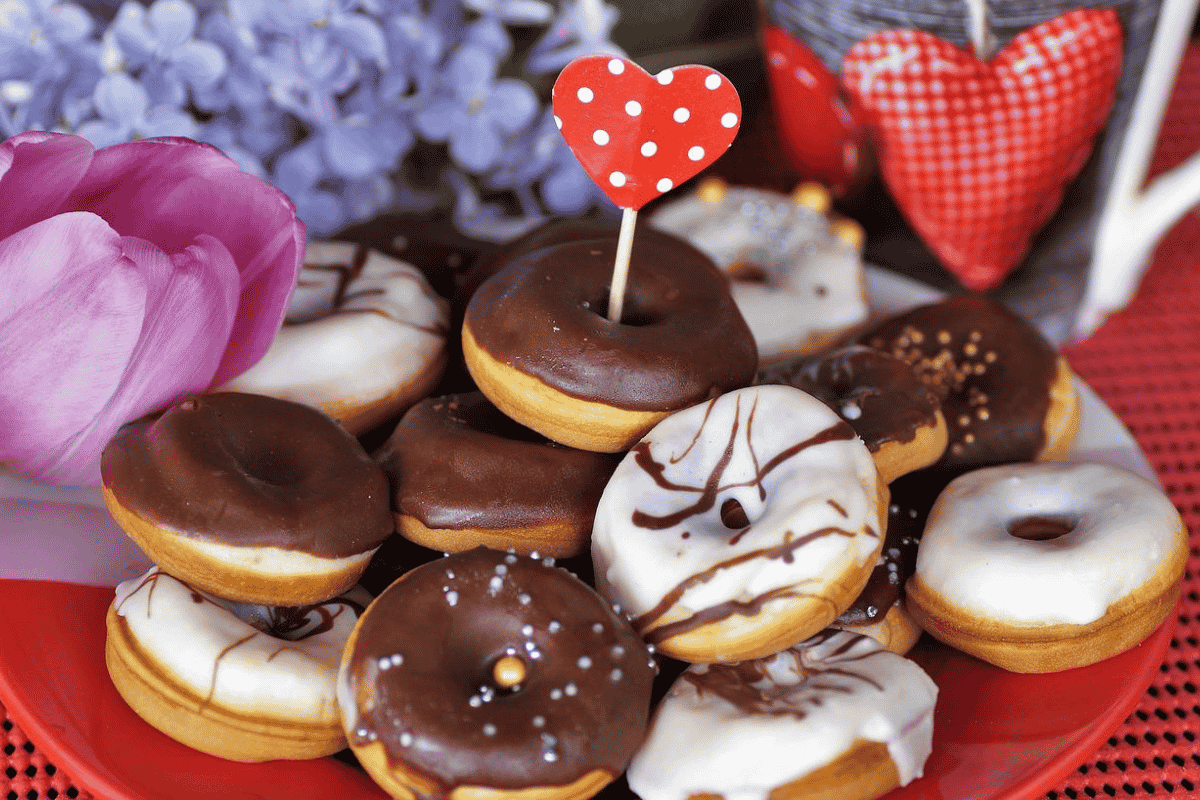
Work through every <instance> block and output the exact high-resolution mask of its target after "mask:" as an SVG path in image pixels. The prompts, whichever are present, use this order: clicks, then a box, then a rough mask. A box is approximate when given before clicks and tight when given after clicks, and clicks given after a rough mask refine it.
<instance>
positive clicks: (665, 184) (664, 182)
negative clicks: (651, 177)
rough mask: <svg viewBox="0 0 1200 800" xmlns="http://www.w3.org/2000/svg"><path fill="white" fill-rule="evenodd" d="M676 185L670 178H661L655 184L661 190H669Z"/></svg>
mask: <svg viewBox="0 0 1200 800" xmlns="http://www.w3.org/2000/svg"><path fill="white" fill-rule="evenodd" d="M693 160H695V159H693ZM674 185H675V183H674V181H672V180H671V179H670V178H660V179H659V181H658V183H656V184H654V188H655V189H658V190H659V191H660V192H669V191H671V187H673V186H674Z"/></svg>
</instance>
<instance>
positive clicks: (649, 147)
mask: <svg viewBox="0 0 1200 800" xmlns="http://www.w3.org/2000/svg"><path fill="white" fill-rule="evenodd" d="M657 152H658V145H657V144H655V143H654V142H642V155H644V156H645V157H646V158H649V157H650V156H652V155H654V154H655V153H657Z"/></svg>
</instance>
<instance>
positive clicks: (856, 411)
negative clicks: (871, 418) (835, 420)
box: [842, 403, 862, 419]
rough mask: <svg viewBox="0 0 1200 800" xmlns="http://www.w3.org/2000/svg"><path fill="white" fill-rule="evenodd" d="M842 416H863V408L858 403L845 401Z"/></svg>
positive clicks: (851, 417) (847, 417)
mask: <svg viewBox="0 0 1200 800" xmlns="http://www.w3.org/2000/svg"><path fill="white" fill-rule="evenodd" d="M842 416H843V417H845V418H846V419H858V418H859V417H861V416H862V409H861V408H860V407H859V406H858V404H857V403H845V404H843V405H842Z"/></svg>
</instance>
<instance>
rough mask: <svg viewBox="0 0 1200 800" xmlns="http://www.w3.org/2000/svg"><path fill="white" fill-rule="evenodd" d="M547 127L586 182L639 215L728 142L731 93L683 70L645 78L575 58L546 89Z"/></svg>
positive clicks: (607, 61)
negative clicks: (550, 115)
mask: <svg viewBox="0 0 1200 800" xmlns="http://www.w3.org/2000/svg"><path fill="white" fill-rule="evenodd" d="M553 105H554V121H555V123H556V124H557V125H558V129H559V131H560V132H561V133H562V135H563V138H564V139H566V141H567V145H568V146H570V148H571V150H572V151H573V152H574V153H575V156H576V157H577V158H578V159H579V162H580V163H581V164H582V165H583V168H584V169H585V170H587V173H588V175H591V176H592V180H594V181H595V182H596V184H597V185H598V186H599V187H600V188H601V189H602V190H604V193H605V194H607V195H608V196H609V199H611V200H612V201H613V202H614V203H616V204H617V205H618V206H619V207H621V208H632V209H634V210H637V209H640V208H641V207H642V206H644V205H645V204H646V203H648V202H650V201H651V200H653V199H654V198H656V197H658V196H659V195H660V194H663V193H664V192H668V191H670V190H671V189H672V188H674V187H676V186H678V185H679V184H681V183H683V182H684V181H686V180H687V179H688V178H691V177H692V176H693V175H695V174H696V173H698V172H699V171H700V170H702V169H704V168H705V167H707V166H708V165H709V164H711V163H712V162H713V161H715V160H716V159H717V158H718V157H719V156H720V155H721V154H722V153H724V152H725V151H726V150H727V149H728V148H729V145H730V144H732V143H733V138H734V136H736V135H737V131H738V126H739V125H740V124H741V121H742V103H741V100H740V99H739V98H738V93H737V89H735V88H733V84H731V83H730V82H729V79H728V78H726V77H725V76H724V75H722V74H721V73H719V72H717V71H716V70H715V69H711V68H709V67H705V66H701V65H699V64H688V65H685V66H680V67H671V68H669V69H664V70H663V71H662V72H660V73H658V74H657V75H651V74H650V73H648V72H646V71H645V70H644V69H642V68H641V67H639V66H638V65H637V64H635V63H633V62H632V61H629V60H628V59H625V58H618V57H616V56H612V55H590V56H583V57H581V58H577V59H575V60H574V61H572V62H571V63H570V64H568V65H567V66H566V67H564V68H563V71H562V72H561V73H559V76H558V80H557V81H555V83H554V101H553Z"/></svg>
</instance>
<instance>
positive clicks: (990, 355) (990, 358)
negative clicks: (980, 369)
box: [983, 350, 999, 364]
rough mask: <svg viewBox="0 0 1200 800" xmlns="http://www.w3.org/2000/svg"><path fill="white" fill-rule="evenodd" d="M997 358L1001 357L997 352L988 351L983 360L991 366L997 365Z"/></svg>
mask: <svg viewBox="0 0 1200 800" xmlns="http://www.w3.org/2000/svg"><path fill="white" fill-rule="evenodd" d="M997 358H999V356H998V355H996V351H995V350H988V351H987V352H986V353H984V354H983V360H984V361H986V362H987V363H989V364H995V363H996V359H997Z"/></svg>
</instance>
